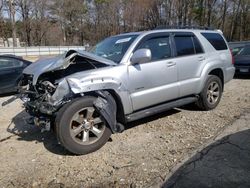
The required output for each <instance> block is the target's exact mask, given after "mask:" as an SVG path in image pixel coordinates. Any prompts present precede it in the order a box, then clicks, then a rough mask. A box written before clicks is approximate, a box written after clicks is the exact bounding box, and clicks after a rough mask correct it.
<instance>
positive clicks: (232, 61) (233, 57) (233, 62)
mask: <svg viewBox="0 0 250 188" xmlns="http://www.w3.org/2000/svg"><path fill="white" fill-rule="evenodd" d="M230 53H231V57H232V64H233V65H234V56H233V52H232V50H231V49H230Z"/></svg>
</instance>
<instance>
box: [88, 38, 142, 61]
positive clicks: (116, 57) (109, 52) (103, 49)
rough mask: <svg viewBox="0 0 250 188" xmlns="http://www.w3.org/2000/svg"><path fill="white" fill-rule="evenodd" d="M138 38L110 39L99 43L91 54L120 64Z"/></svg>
mask: <svg viewBox="0 0 250 188" xmlns="http://www.w3.org/2000/svg"><path fill="white" fill-rule="evenodd" d="M137 36H138V35H118V36H114V37H109V38H107V39H105V40H103V41H102V42H100V43H98V44H97V45H96V46H95V47H94V48H93V49H92V50H91V52H92V53H94V54H95V55H97V56H101V57H104V58H106V59H109V60H112V61H114V62H115V63H117V64H118V63H119V62H120V61H121V60H122V58H123V56H124V54H125V53H126V51H127V50H128V48H129V46H130V45H131V44H132V42H133V41H134V40H135V39H136V37H137Z"/></svg>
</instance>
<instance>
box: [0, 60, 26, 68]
mask: <svg viewBox="0 0 250 188" xmlns="http://www.w3.org/2000/svg"><path fill="white" fill-rule="evenodd" d="M22 64H23V63H22V61H19V60H16V59H13V58H7V57H0V69H2V68H15V67H21V66H22Z"/></svg>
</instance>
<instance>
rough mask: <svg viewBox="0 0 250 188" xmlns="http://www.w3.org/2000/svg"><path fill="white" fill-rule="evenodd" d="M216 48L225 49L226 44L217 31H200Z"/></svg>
mask: <svg viewBox="0 0 250 188" xmlns="http://www.w3.org/2000/svg"><path fill="white" fill-rule="evenodd" d="M201 34H202V35H203V36H204V37H205V38H206V39H207V40H208V41H209V42H210V44H212V46H213V47H214V48H215V49H216V50H226V49H227V45H226V42H225V40H224V39H223V37H222V36H221V35H220V34H218V33H201Z"/></svg>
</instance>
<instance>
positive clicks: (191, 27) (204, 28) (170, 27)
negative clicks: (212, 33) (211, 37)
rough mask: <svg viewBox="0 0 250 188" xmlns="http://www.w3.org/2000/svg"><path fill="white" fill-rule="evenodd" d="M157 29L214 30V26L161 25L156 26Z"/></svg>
mask: <svg viewBox="0 0 250 188" xmlns="http://www.w3.org/2000/svg"><path fill="white" fill-rule="evenodd" d="M157 29H200V30H214V28H212V27H206V26H179V25H160V26H157V27H156V28H155V30H157Z"/></svg>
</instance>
